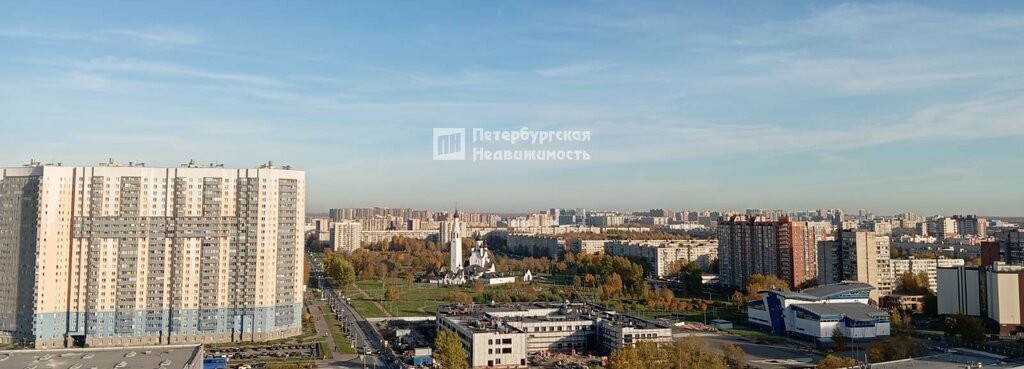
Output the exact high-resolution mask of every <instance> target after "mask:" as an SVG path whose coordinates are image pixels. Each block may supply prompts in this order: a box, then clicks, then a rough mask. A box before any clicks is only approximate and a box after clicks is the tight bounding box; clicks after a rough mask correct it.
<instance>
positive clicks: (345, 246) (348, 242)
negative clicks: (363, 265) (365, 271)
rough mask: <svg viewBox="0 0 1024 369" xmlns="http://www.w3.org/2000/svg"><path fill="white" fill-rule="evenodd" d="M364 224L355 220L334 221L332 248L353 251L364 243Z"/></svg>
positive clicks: (338, 250)
mask: <svg viewBox="0 0 1024 369" xmlns="http://www.w3.org/2000/svg"><path fill="white" fill-rule="evenodd" d="M362 233H363V225H362V223H359V222H357V221H353V220H343V221H340V222H335V223H334V228H332V229H331V249H333V250H334V251H337V252H352V251H356V250H357V249H359V248H360V247H361V246H362V245H361V243H360V240H362Z"/></svg>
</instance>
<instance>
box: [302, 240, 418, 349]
mask: <svg viewBox="0 0 1024 369" xmlns="http://www.w3.org/2000/svg"><path fill="white" fill-rule="evenodd" d="M307 257H308V258H309V259H310V263H309V264H310V265H311V267H312V270H311V271H310V272H311V275H312V277H313V278H316V280H317V283H318V284H319V285H320V289H321V290H322V291H323V292H324V298H325V299H326V301H325V302H324V304H326V306H329V307H330V308H331V309H333V310H334V312H335V314H337V319H338V321H340V322H342V324H344V328H345V332H346V334H347V335H348V337H349V341H352V343H353V346H354V347H355V349H356V352H357V353H358V354H359V355H340V354H338V353H337V349H336V348H334V349H331V350H332V356H331V358H330V359H328V360H322V361H319V362H317V365H318V366H319V367H322V368H375V369H392V368H399V367H400V364H399V363H398V362H397V360H396V358H395V355H394V353H393V352H391V350H390V348H387V347H384V345H383V342H382V338H381V337H380V335H379V333H378V332H377V331H376V330H375V329H373V325H372V323H370V322H368V321H367V320H366V319H365V318H363V317H362V316H361V315H359V313H358V312H357V311H356V310H355V309H353V308H352V306H351V305H349V304H348V302H347V301H346V299H343V298H342V296H340V295H338V293H337V291H335V290H334V288H333V287H332V286H331V283H330V281H328V280H327V278H326V277H325V275H324V271H323V270H322V268H321V265H322V264H321V260H320V259H319V258H318V257H317V256H315V255H312V254H310V255H308V256H307ZM321 320H322V319H321ZM326 324H327V323H326V322H324V326H325V327H326ZM317 332H318V333H319V332H320V328H319V327H318V328H317ZM327 333H328V337H327V338H328V340H329V341H331V342H332V343H331V344H330V345H331V346H333V341H334V339H333V337H332V336H330V335H331V333H330V330H329V329H328V330H327Z"/></svg>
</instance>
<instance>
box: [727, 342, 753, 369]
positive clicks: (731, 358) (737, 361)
mask: <svg viewBox="0 0 1024 369" xmlns="http://www.w3.org/2000/svg"><path fill="white" fill-rule="evenodd" d="M722 356H724V357H725V363H726V364H729V367H731V368H740V369H742V368H744V367H746V366H747V354H746V353H744V352H743V349H742V348H740V347H739V346H736V345H734V344H731V343H727V344H724V345H722Z"/></svg>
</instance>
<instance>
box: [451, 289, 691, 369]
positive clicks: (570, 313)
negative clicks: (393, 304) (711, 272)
mask: <svg viewBox="0 0 1024 369" xmlns="http://www.w3.org/2000/svg"><path fill="white" fill-rule="evenodd" d="M437 329H438V331H452V332H455V333H456V334H457V335H458V336H459V339H460V341H461V342H462V345H463V347H465V348H466V352H468V353H469V358H468V359H469V363H470V367H472V368H526V367H527V366H528V363H527V355H529V354H546V353H553V352H562V353H567V352H577V353H579V352H592V353H597V354H602V355H607V354H609V353H611V352H612V351H615V350H618V349H621V348H623V347H626V346H629V345H632V344H634V343H637V342H642V341H653V342H670V341H671V340H672V328H671V327H670V326H668V325H663V324H660V323H656V322H651V321H647V320H643V319H639V318H635V317H631V316H627V315H622V314H618V313H616V312H614V311H609V310H604V309H601V308H598V307H595V306H591V305H586V304H580V303H564V304H556V303H544V302H538V303H506V304H491V305H448V306H441V307H438V309H437Z"/></svg>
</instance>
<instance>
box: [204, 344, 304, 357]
mask: <svg viewBox="0 0 1024 369" xmlns="http://www.w3.org/2000/svg"><path fill="white" fill-rule="evenodd" d="M316 355H317V352H316V344H301V345H270V346H252V347H228V348H216V349H207V350H206V356H207V357H211V356H214V357H226V358H228V359H230V360H275V359H278V360H280V359H314V360H315V359H317V357H316Z"/></svg>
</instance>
